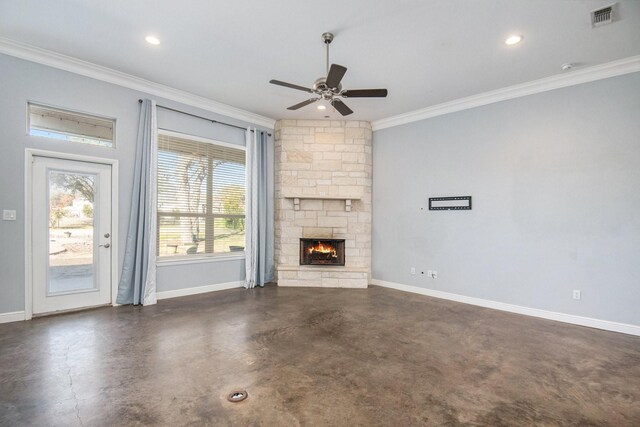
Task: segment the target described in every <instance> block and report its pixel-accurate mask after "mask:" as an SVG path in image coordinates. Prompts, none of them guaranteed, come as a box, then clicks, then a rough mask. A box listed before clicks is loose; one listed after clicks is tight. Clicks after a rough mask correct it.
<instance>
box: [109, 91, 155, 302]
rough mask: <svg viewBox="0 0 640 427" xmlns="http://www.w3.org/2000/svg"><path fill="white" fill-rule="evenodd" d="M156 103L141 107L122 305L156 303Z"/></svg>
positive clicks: (120, 294) (121, 285) (120, 291)
mask: <svg viewBox="0 0 640 427" xmlns="http://www.w3.org/2000/svg"><path fill="white" fill-rule="evenodd" d="M157 133H158V129H157V124H156V103H155V101H152V100H149V99H145V100H144V101H142V103H141V104H140V123H139V125H138V139H137V141H136V159H135V170H134V176H133V191H132V194H131V211H130V213H129V215H130V216H129V231H128V233H127V244H126V249H125V253H124V265H123V267H122V275H121V276H120V283H119V284H118V298H117V299H116V302H117V303H118V304H136V305H137V304H144V305H150V304H155V303H156V212H155V209H156V173H157Z"/></svg>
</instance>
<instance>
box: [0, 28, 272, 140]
mask: <svg viewBox="0 0 640 427" xmlns="http://www.w3.org/2000/svg"><path fill="white" fill-rule="evenodd" d="M0 53H3V54H5V55H9V56H14V57H16V58H20V59H24V60H27V61H31V62H36V63H38V64H42V65H47V66H49V67H53V68H58V69H60V70H64V71H68V72H71V73H74V74H79V75H81V76H85V77H91V78H93V79H96V80H100V81H103V82H107V83H112V84H115V85H118V86H122V87H126V88H129V89H133V90H137V91H140V92H145V93H148V94H149V95H154V96H159V97H162V98H165V99H170V100H172V101H176V102H180V103H182V104H185V105H189V106H192V107H196V108H200V109H203V110H206V111H210V112H212V113H216V114H221V115H223V116H226V117H231V118H234V119H238V120H242V121H243V122H247V123H250V124H252V125H258V126H262V127H265V128H268V129H273V127H274V125H275V122H276V121H275V119H272V118H270V117H265V116H261V115H259V114H255V113H252V112H250V111H246V110H242V109H240V108H236V107H232V106H230V105H227V104H223V103H220V102H217V101H214V100H212V99H209V98H205V97H202V96H199V95H195V94H193V93H190V92H186V91H183V90H179V89H175V88H172V87H170V86H166V85H163V84H159V83H155V82H152V81H149V80H145V79H142V78H140V77H136V76H132V75H131V74H126V73H123V72H120V71H116V70H113V69H111V68H107V67H103V66H101V65H97V64H93V63H91V62H87V61H82V60H80V59H76V58H73V57H71V56H67V55H63V54H60V53H57V52H53V51H50V50H46V49H41V48H39V47H35V46H31V45H28V44H24V43H20V42H17V41H15V40H10V39H7V38H3V37H0Z"/></svg>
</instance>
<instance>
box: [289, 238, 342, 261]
mask: <svg viewBox="0 0 640 427" xmlns="http://www.w3.org/2000/svg"><path fill="white" fill-rule="evenodd" d="M300 265H344V239H300Z"/></svg>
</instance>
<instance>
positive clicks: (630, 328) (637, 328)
mask: <svg viewBox="0 0 640 427" xmlns="http://www.w3.org/2000/svg"><path fill="white" fill-rule="evenodd" d="M371 284H372V285H377V286H383V287H385V288H392V289H397V290H399V291H404V292H412V293H415V294H420V295H426V296H430V297H434V298H441V299H446V300H450V301H457V302H462V303H465V304H471V305H478V306H480V307H486V308H492V309H495V310H502V311H508V312H510V313H518V314H524V315H526V316H533V317H540V318H543V319H548V320H556V321H558V322H564V323H571V324H574V325H580V326H587V327H590V328H596V329H603V330H605V331H613V332H620V333H623V334H629V335H636V336H640V325H630V324H627V323H618V322H610V321H608V320H600V319H593V318H591V317H582V316H575V315H573V314H565V313H558V312H555V311H547V310H540V309H538V308H529V307H523V306H520V305H514V304H507V303H504V302H498V301H491V300H486V299H481V298H475V297H468V296H464V295H458V294H452V293H449V292H443V291H436V290H433V289H426V288H421V287H418V286H411V285H403V284H401V283H394V282H386V281H384V280H378V279H372V280H371Z"/></svg>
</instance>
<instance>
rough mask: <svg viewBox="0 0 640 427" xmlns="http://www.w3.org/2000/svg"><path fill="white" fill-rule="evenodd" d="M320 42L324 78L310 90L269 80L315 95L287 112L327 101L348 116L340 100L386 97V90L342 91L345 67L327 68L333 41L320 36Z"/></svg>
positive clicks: (345, 105)
mask: <svg viewBox="0 0 640 427" xmlns="http://www.w3.org/2000/svg"><path fill="white" fill-rule="evenodd" d="M322 40H323V41H324V44H325V45H326V47H327V49H326V50H327V57H326V65H327V76H326V77H320V78H319V79H317V80H316V81H315V82H314V83H313V86H312V87H311V88H306V87H304V86H298V85H294V84H292V83H287V82H282V81H280V80H269V83H272V84H274V85H279V86H284V87H288V88H291V89H297V90H301V91H304V92H308V93H313V94H314V95H315V97H313V98H309V99H307V100H306V101H302V102H300V103H299V104H296V105H292V106H291V107H289V108H287V110H297V109H299V108H302V107H304V106H306V105H309V104H313V103H314V102H317V101H320V100H321V99H324V100H326V101H329V103H330V104H331V105H332V106H333V108H335V109H336V110H338V112H339V113H340V114H342V115H343V116H348V115H349V114H351V113H353V110H351V108H349V107H347V104H345V103H344V102H342V100H341V99H340V98H384V97H386V96H387V90H386V89H355V90H346V89H342V84H341V83H340V81H341V80H342V77H344V74H345V73H346V72H347V67H343V66H342V65H338V64H331V67H329V45H330V44H331V42H332V41H333V34H331V33H324V34H322Z"/></svg>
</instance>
